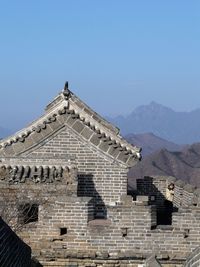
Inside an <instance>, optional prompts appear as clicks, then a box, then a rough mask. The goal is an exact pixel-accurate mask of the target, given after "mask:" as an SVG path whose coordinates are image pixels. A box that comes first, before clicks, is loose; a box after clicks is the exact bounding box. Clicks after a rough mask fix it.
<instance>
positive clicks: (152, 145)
mask: <svg viewBox="0 0 200 267" xmlns="http://www.w3.org/2000/svg"><path fill="white" fill-rule="evenodd" d="M125 139H126V140H127V141H128V142H129V143H131V144H132V145H135V146H137V147H141V148H142V156H143V157H144V156H147V155H149V154H151V153H153V152H155V151H158V150H160V149H162V148H166V149H168V150H169V151H180V150H182V149H183V148H184V147H185V146H184V145H177V144H175V143H173V142H169V141H167V140H165V139H163V138H160V137H158V136H156V135H155V134H153V133H143V134H128V135H126V136H125Z"/></svg>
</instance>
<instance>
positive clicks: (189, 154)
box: [128, 143, 200, 188]
mask: <svg viewBox="0 0 200 267" xmlns="http://www.w3.org/2000/svg"><path fill="white" fill-rule="evenodd" d="M151 175H165V176H166V175H167V176H174V177H176V178H179V179H181V180H184V181H186V182H189V183H191V184H193V185H196V186H200V143H196V144H193V145H190V146H187V147H185V148H184V149H183V150H182V151H179V152H170V151H168V150H166V149H162V150H160V151H157V152H154V153H153V154H151V155H149V156H147V157H145V158H144V159H143V160H142V161H141V162H139V163H138V164H137V165H136V166H134V167H133V168H132V169H131V170H130V172H129V175H128V176H129V186H130V187H131V188H132V187H134V185H135V180H136V179H138V178H139V179H140V178H143V177H144V176H151Z"/></svg>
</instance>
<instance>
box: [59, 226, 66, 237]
mask: <svg viewBox="0 0 200 267" xmlns="http://www.w3.org/2000/svg"><path fill="white" fill-rule="evenodd" d="M66 234H67V228H66V227H61V228H60V235H66Z"/></svg>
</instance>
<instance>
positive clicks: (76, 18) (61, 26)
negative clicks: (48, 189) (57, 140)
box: [0, 0, 200, 129]
mask: <svg viewBox="0 0 200 267" xmlns="http://www.w3.org/2000/svg"><path fill="white" fill-rule="evenodd" d="M199 14H200V1H198V0H193V1H186V0H177V1H173V0H169V1H159V0H152V1H148V0H142V1H132V0H126V1H122V0H109V1H107V0H101V1H93V0H84V1H82V0H67V1H66V0H59V1H53V0H43V1H39V0H35V1H25V0H20V1H4V2H3V1H2V2H1V5H0V23H1V28H0V34H1V35H0V36H1V37H0V38H1V42H0V46H1V49H0V60H1V64H0V82H1V85H0V90H1V98H0V112H1V117H0V126H3V127H6V128H16V129H17V128H21V127H23V126H25V124H27V123H29V122H30V121H31V120H33V119H35V118H37V117H38V116H39V115H41V114H42V113H43V109H44V107H45V106H46V104H48V102H49V101H51V100H52V99H53V97H55V96H56V95H57V93H58V92H59V91H60V90H61V89H62V88H63V85H64V83H65V81H66V80H68V81H69V84H70V89H71V90H72V91H73V92H74V93H75V94H76V95H77V96H79V97H80V98H81V99H82V100H84V101H85V102H86V103H87V104H88V105H90V106H91V107H92V108H94V109H95V110H96V111H97V112H99V113H100V114H103V115H117V114H123V115H124V114H128V113H130V112H131V111H133V110H134V108H135V107H137V106H139V105H145V104H148V103H150V102H151V101H156V102H158V103H160V104H162V105H165V106H168V107H171V108H173V109H174V110H178V111H189V110H193V109H196V108H199V107H200V78H199V71H200V66H199V62H200V49H199V47H200V15H199Z"/></svg>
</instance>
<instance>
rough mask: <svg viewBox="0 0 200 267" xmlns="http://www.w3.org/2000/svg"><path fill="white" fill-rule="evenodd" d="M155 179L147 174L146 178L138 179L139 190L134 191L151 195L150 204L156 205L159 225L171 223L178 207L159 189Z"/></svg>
mask: <svg viewBox="0 0 200 267" xmlns="http://www.w3.org/2000/svg"><path fill="white" fill-rule="evenodd" d="M153 180H154V178H153V177H148V176H145V177H144V179H138V180H137V190H136V192H134V193H136V194H138V195H146V196H149V204H150V205H156V209H157V225H171V224H172V213H173V212H177V211H178V209H177V208H176V207H174V206H173V203H172V202H171V201H169V200H167V199H166V197H165V195H163V193H162V192H160V191H159V189H158V188H157V187H156V186H155V184H154V183H153Z"/></svg>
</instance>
